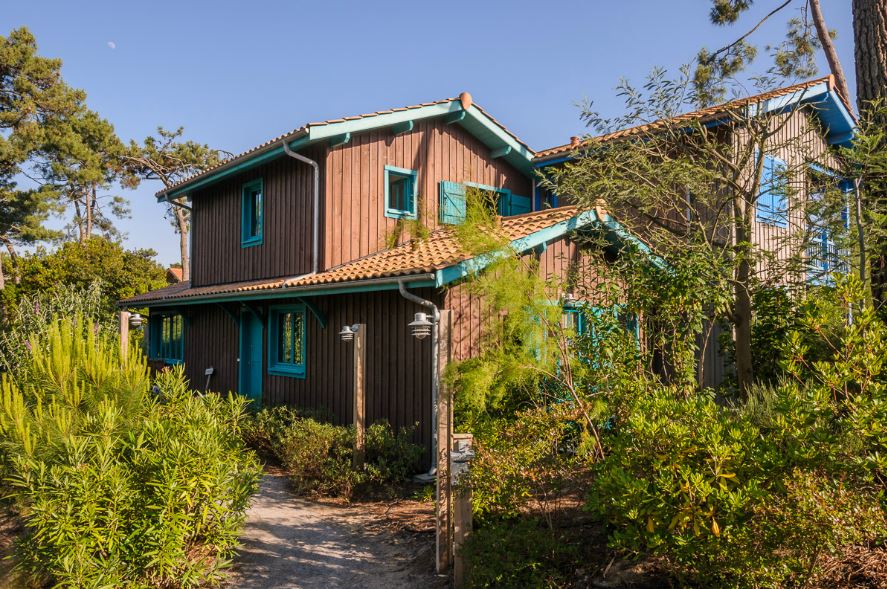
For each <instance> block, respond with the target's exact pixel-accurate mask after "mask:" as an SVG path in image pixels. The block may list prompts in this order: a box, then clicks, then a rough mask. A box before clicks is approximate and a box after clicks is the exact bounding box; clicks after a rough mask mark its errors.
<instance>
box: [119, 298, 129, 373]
mask: <svg viewBox="0 0 887 589" xmlns="http://www.w3.org/2000/svg"><path fill="white" fill-rule="evenodd" d="M129 315H130V313H129V311H120V317H119V320H120V361H121V362H126V359H127V358H128V357H129Z"/></svg>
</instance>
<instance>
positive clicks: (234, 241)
mask: <svg viewBox="0 0 887 589" xmlns="http://www.w3.org/2000/svg"><path fill="white" fill-rule="evenodd" d="M323 152H324V150H321V149H314V150H309V151H308V153H306V155H307V156H308V157H311V158H321V157H322V156H323ZM319 163H321V171H322V170H323V165H322V162H319ZM312 174H313V172H312V169H311V167H310V166H308V165H306V164H303V163H301V162H297V161H295V160H293V159H292V158H286V157H283V158H279V159H277V160H274V161H273V162H271V163H268V164H266V165H263V166H260V167H258V168H256V169H254V170H250V171H247V172H244V173H243V174H239V175H237V176H235V177H233V178H231V179H230V180H226V181H224V182H222V183H220V184H217V185H214V186H211V187H208V188H206V189H204V190H198V191H197V192H196V193H195V194H194V195H193V198H192V206H193V209H194V212H193V218H194V224H193V231H192V237H191V239H192V242H193V244H192V255H191V259H192V265H191V284H192V285H193V286H203V285H209V284H222V283H225V282H238V281H245V280H257V279H260V278H276V277H281V276H295V275H298V274H303V273H306V272H310V270H311V231H312V214H313V213H312V206H313V193H312V190H313V188H312V182H313V175H312ZM321 174H322V172H321ZM257 178H262V179H263V181H264V201H265V202H264V211H263V212H264V230H263V233H264V241H263V243H262V244H261V245H257V246H253V247H247V248H242V247H241V246H240V238H241V235H240V221H241V187H242V185H243V184H244V183H245V182H249V181H251V180H255V179H257ZM321 186H322V183H321ZM321 202H322V201H321ZM321 206H323V205H322V204H321Z"/></svg>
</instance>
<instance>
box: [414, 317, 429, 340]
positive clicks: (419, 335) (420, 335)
mask: <svg viewBox="0 0 887 589" xmlns="http://www.w3.org/2000/svg"><path fill="white" fill-rule="evenodd" d="M431 325H432V324H431V321H429V320H428V315H426V314H425V313H416V318H415V319H414V320H413V321H412V322H410V326H409V327H410V330H411V331H412V332H413V337H415V338H416V339H419V340H423V339H425V338H426V337H428V336H429V335H431Z"/></svg>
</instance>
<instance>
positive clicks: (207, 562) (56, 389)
mask: <svg viewBox="0 0 887 589" xmlns="http://www.w3.org/2000/svg"><path fill="white" fill-rule="evenodd" d="M28 346H29V348H30V353H29V354H28V355H27V356H26V361H23V362H22V363H21V364H20V365H19V366H18V368H17V370H16V371H15V372H13V373H9V374H4V375H3V377H2V384H0V389H2V390H0V392H2V399H0V401H2V407H0V469H2V475H3V479H4V483H5V492H6V496H7V498H8V499H9V500H10V501H11V503H12V506H13V507H14V509H15V510H17V511H18V513H19V514H20V516H21V518H22V521H23V523H24V528H25V533H24V535H23V536H22V537H21V538H20V539H19V540H18V543H17V546H16V555H17V566H18V567H19V569H20V570H22V571H23V572H24V573H26V574H27V575H28V576H30V577H31V579H32V580H33V581H34V582H35V583H39V584H45V583H50V584H52V585H54V586H63V587H64V586H68V587H100V586H101V587H144V586H151V587H196V586H200V585H203V584H205V583H207V582H212V581H215V580H218V579H219V578H220V576H221V574H222V571H223V569H224V567H225V566H226V565H227V564H228V563H229V559H230V558H231V557H232V556H233V554H234V551H235V548H236V545H237V535H238V531H239V529H240V527H241V525H242V523H243V520H244V513H245V510H246V508H247V505H248V502H249V498H250V496H251V495H252V494H253V493H254V492H255V490H256V488H257V483H258V478H259V475H260V468H259V464H258V462H257V460H256V459H255V456H254V454H253V453H252V452H251V451H250V450H248V449H247V448H246V447H245V445H244V444H243V442H242V439H241V437H240V431H239V430H240V427H241V424H242V421H243V418H244V411H245V408H246V405H247V401H246V400H244V399H243V398H241V397H237V396H228V397H221V396H218V395H206V396H199V395H196V394H194V393H193V392H192V391H190V390H189V388H188V386H187V382H186V380H185V378H184V376H183V371H182V370H181V369H175V370H172V371H168V372H164V373H161V374H160V375H159V376H158V377H157V379H156V381H154V382H153V383H152V381H151V378H150V377H149V372H148V369H147V366H146V364H145V361H144V358H143V357H142V356H141V354H140V352H139V351H138V350H133V351H132V353H131V354H129V355H128V356H126V357H121V355H120V351H119V346H118V342H117V340H116V338H114V337H112V336H109V335H106V334H105V333H103V332H101V331H96V330H94V329H93V327H92V325H91V324H89V323H87V322H84V321H83V320H80V319H77V320H73V321H72V320H64V321H61V322H59V323H56V324H53V325H51V326H50V327H49V328H48V329H47V330H45V332H44V333H43V334H42V335H37V336H33V337H32V338H31V339H30V340H29V342H28ZM152 384H153V390H152Z"/></svg>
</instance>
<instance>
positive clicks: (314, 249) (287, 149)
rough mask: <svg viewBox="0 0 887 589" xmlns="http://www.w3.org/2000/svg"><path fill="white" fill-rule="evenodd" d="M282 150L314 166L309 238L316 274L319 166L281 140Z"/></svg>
mask: <svg viewBox="0 0 887 589" xmlns="http://www.w3.org/2000/svg"><path fill="white" fill-rule="evenodd" d="M282 145H283V152H284V153H285V154H286V155H288V156H290V157H291V158H294V159H297V160H299V161H300V162H302V163H305V164H308V165H309V166H311V167H312V168H314V224H313V227H312V238H311V274H317V272H318V266H319V265H320V254H319V245H318V239H319V234H320V166H319V165H318V164H317V162H315V161H314V160H312V159H309V158H307V157H305V156H304V155H302V154H300V153H296V152H295V151H293V150H292V149H290V146H289V143H288V142H287V141H286V140H284V141H283V142H282Z"/></svg>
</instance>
